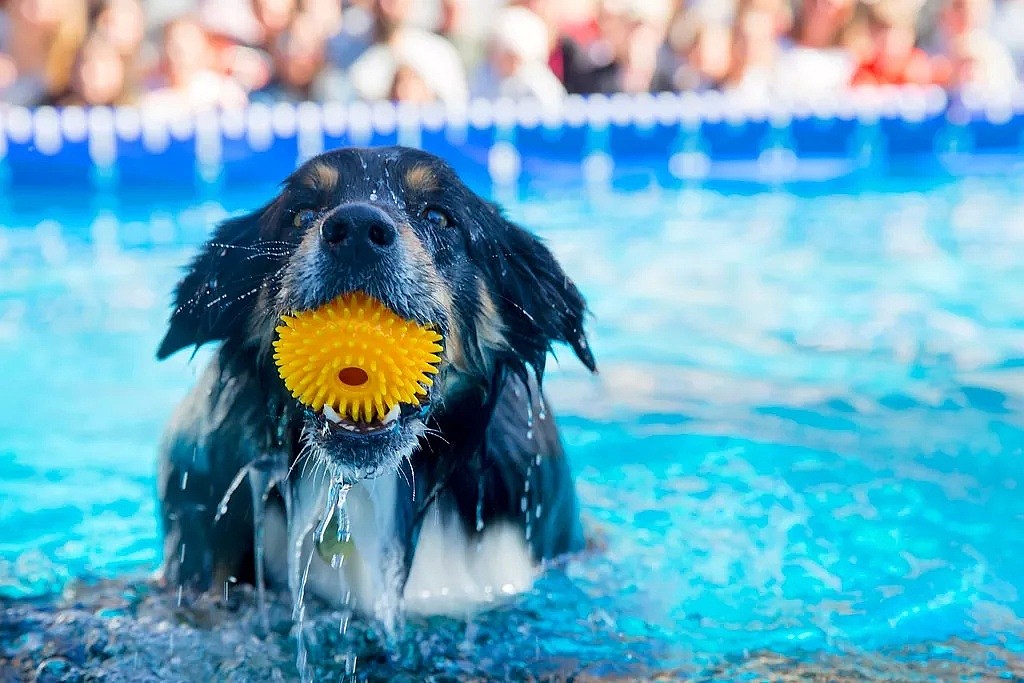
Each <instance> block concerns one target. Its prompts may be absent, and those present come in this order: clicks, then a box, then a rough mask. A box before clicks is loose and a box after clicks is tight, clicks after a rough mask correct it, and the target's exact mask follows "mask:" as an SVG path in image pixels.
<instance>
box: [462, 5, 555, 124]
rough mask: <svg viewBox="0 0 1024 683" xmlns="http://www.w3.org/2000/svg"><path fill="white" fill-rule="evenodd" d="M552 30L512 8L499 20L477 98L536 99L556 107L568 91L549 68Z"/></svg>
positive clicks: (480, 72)
mask: <svg viewBox="0 0 1024 683" xmlns="http://www.w3.org/2000/svg"><path fill="white" fill-rule="evenodd" d="M547 57H548V29H547V27H546V26H545V24H544V21H543V20H542V19H541V18H540V17H538V16H537V15H536V14H534V13H533V12H531V11H530V10H528V9H526V8H525V7H508V8H505V9H503V10H501V11H500V12H498V14H497V15H496V16H495V21H494V28H493V30H492V31H491V37H490V41H489V45H488V59H487V63H486V64H484V65H483V66H481V67H480V69H479V70H478V72H477V74H476V78H475V80H474V87H473V95H474V96H476V97H486V98H495V97H511V98H513V99H533V100H536V101H538V102H540V103H541V104H542V105H544V106H555V105H557V104H558V103H559V102H561V100H562V98H563V97H565V94H566V90H565V87H564V86H563V85H562V83H561V82H560V81H559V80H558V78H557V77H556V76H555V74H554V73H552V72H551V69H550V68H549V67H548V64H547Z"/></svg>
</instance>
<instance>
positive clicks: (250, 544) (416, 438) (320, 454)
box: [158, 148, 594, 614]
mask: <svg viewBox="0 0 1024 683" xmlns="http://www.w3.org/2000/svg"><path fill="white" fill-rule="evenodd" d="M355 291H362V292H365V293H367V294H369V295H371V296H373V297H375V298H377V299H379V300H380V301H382V302H384V303H385V304H386V305H387V306H389V307H390V308H391V309H392V310H394V311H395V312H396V313H397V314H398V315H400V316H402V317H403V318H407V319H411V320H415V321H417V322H420V323H431V324H433V325H435V326H436V328H437V329H438V330H439V331H440V332H441V334H442V336H443V338H444V348H445V351H444V357H443V360H442V364H441V369H440V373H439V375H438V378H437V381H435V383H434V384H433V386H432V387H431V389H430V392H429V395H428V397H427V401H426V402H425V403H424V404H423V405H421V406H416V407H412V406H404V405H403V406H402V407H401V411H400V412H398V413H392V414H390V415H389V416H388V417H387V418H386V419H384V420H380V421H377V422H375V423H371V424H369V425H365V424H364V425H359V426H358V428H356V425H354V424H351V423H348V421H347V420H346V419H344V418H338V416H336V415H330V417H327V416H325V415H324V414H323V413H320V412H313V411H311V410H306V409H304V408H303V407H302V406H301V405H299V404H298V403H297V402H296V401H295V400H293V399H292V398H291V396H290V395H289V394H288V392H287V391H286V389H285V387H284V384H283V382H282V381H281V379H280V378H279V376H278V373H277V369H276V367H275V365H274V361H273V359H272V342H273V341H274V336H275V331H274V330H275V326H276V325H277V324H278V323H279V320H280V317H281V315H282V314H286V313H293V312H296V311H302V310H307V309H313V308H317V307H319V306H322V305H324V304H326V303H328V302H330V301H331V300H333V299H334V298H336V297H338V296H339V295H342V294H346V293H349V292H355ZM176 303H177V305H176V309H175V310H174V313H173V314H172V316H171V320H170V326H169V329H168V331H167V335H166V337H165V338H164V340H163V342H162V344H161V345H160V349H159V352H158V355H159V357H160V358H164V357H166V356H168V355H170V354H172V353H174V352H176V351H178V350H180V349H183V348H186V347H199V346H201V345H203V344H207V343H217V344H219V348H218V350H217V352H216V355H215V357H214V359H213V361H212V362H211V364H210V366H209V367H208V368H207V370H206V372H205V374H204V375H203V376H202V378H201V379H200V381H199V382H198V385H197V386H196V387H195V388H194V390H193V391H192V392H191V394H190V395H189V396H188V397H187V398H186V399H185V401H184V402H183V403H182V405H181V406H180V407H179V409H178V411H177V413H176V415H175V417H174V418H173V421H172V423H171V425H170V428H169V430H168V433H167V436H166V440H165V445H164V449H163V453H162V457H161V473H160V502H161V510H162V518H163V523H164V533H165V545H164V556H165V563H164V576H165V579H166V580H167V581H168V582H169V583H170V584H171V585H191V586H194V587H197V588H204V587H211V586H212V587H218V586H219V585H220V583H221V582H223V581H225V580H227V579H228V578H229V577H235V578H236V579H237V580H243V581H245V580H255V579H257V578H259V577H257V573H256V567H257V565H259V566H261V567H262V566H263V563H261V562H258V561H257V554H258V553H257V549H259V551H260V552H259V554H262V555H263V556H264V558H265V566H266V569H267V572H268V576H269V578H270V579H271V580H276V581H278V582H281V583H282V584H283V583H284V582H290V583H291V588H292V590H293V591H295V590H297V589H298V585H297V581H298V578H297V577H298V576H299V575H300V574H301V573H302V570H305V568H306V567H307V566H308V570H306V571H308V590H309V591H312V592H314V593H316V594H318V595H319V596H321V597H323V598H326V599H328V600H333V601H339V602H340V601H342V600H344V599H346V597H350V598H351V599H352V600H353V602H354V603H355V607H356V608H357V609H359V610H360V611H362V612H364V613H369V614H374V613H377V614H380V613H381V611H382V610H387V609H391V608H393V607H394V605H396V604H397V605H403V606H404V607H405V609H407V610H410V611H413V612H427V613H456V612H461V611H464V610H468V609H472V608H473V607H474V606H476V605H478V604H479V603H481V602H485V601H489V600H493V599H495V598H497V597H499V596H501V595H502V594H508V593H514V592H516V591H519V590H521V589H523V588H525V587H527V586H529V585H530V584H531V582H532V580H533V578H534V575H535V572H536V571H537V568H538V566H539V564H540V563H541V562H542V561H543V560H546V559H549V558H552V557H555V556H557V555H559V554H562V553H566V552H569V551H573V550H577V549H579V548H581V547H582V544H583V535H582V531H581V527H580V522H579V518H578V511H577V503H576V495H575V491H574V486H573V482H572V479H571V475H570V470H569V467H568V464H567V462H566V460H565V457H564V455H563V452H562V447H561V444H560V441H559V435H558V432H557V430H556V427H555V425H554V422H553V421H552V420H551V419H550V418H548V417H547V416H546V406H545V403H544V398H543V396H542V394H541V391H540V378H541V377H542V376H543V372H544V365H545V359H546V357H547V355H548V353H549V351H550V349H551V346H552V344H553V343H554V342H564V343H567V344H569V345H570V346H571V347H572V349H573V350H574V351H575V353H576V355H577V356H578V357H579V359H580V360H581V361H582V362H583V363H584V365H586V366H587V367H588V368H590V369H591V370H593V369H594V359H593V356H592V355H591V352H590V350H589V347H588V345H587V340H586V336H585V334H584V331H583V318H584V315H585V308H586V307H585V303H584V300H583V298H582V296H581V295H580V293H579V291H578V290H577V289H576V287H575V285H574V284H573V282H572V280H570V279H569V277H567V276H566V274H565V273H564V272H563V271H562V269H561V267H560V266H559V265H558V263H557V262H556V261H555V259H554V257H553V256H552V254H551V253H550V252H549V251H548V249H547V248H546V247H545V246H543V245H542V244H541V243H540V242H539V241H538V240H537V239H536V238H535V237H533V236H532V235H531V234H530V233H528V232H527V231H525V230H523V229H522V228H520V227H518V226H516V225H514V224H513V223H511V222H509V221H508V220H506V219H505V218H504V217H503V216H502V214H501V211H500V210H499V209H498V208H497V207H496V206H494V205H493V204H491V203H489V202H487V201H484V200H482V199H481V198H479V197H478V196H477V195H475V194H474V193H473V192H471V191H470V190H469V189H467V188H466V186H465V185H464V184H463V183H462V182H461V181H460V180H459V178H458V177H457V176H456V175H455V173H454V172H453V171H452V170H451V169H450V168H449V167H448V166H447V165H446V164H445V163H444V162H443V161H441V160H440V159H438V158H436V157H434V156H432V155H430V154H426V153H424V152H420V151H416V150H412V149H405V148H388V149H372V150H370V149H344V150H338V151H333V152H329V153H326V154H323V155H321V156H318V157H316V158H314V159H312V160H310V161H309V162H308V163H306V164H305V165H303V166H302V167H301V168H300V169H299V170H298V171H296V172H295V173H293V174H292V175H291V176H290V177H289V178H288V179H287V180H286V181H285V182H284V186H283V189H282V191H281V193H280V194H279V195H278V196H277V197H276V198H275V199H274V200H273V201H271V202H270V203H269V204H267V205H266V206H264V207H263V208H261V209H259V210H257V211H255V212H254V213H251V214H249V215H245V216H242V217H239V218H233V219H231V220H228V221H226V222H224V223H223V224H222V225H220V226H219V227H218V228H217V230H216V232H215V234H214V236H213V237H212V238H211V240H210V241H209V242H208V243H207V244H206V245H205V246H204V247H203V249H202V251H201V252H200V254H199V255H198V256H197V257H196V259H195V260H194V262H193V263H192V264H191V267H190V269H189V271H188V273H187V274H186V276H185V277H184V279H182V281H181V282H180V284H179V285H178V289H177V302H176ZM246 472H248V473H250V474H251V475H252V476H249V477H248V479H246V477H244V476H240V473H246ZM274 477H277V486H273V485H271V484H272V483H273V478H274ZM331 481H345V482H349V483H354V485H353V486H352V488H351V490H350V491H349V493H348V497H347V503H346V509H347V512H348V520H349V525H350V527H349V528H350V530H351V542H350V543H349V544H347V545H346V546H345V550H344V558H343V561H342V562H340V563H339V562H338V559H339V558H338V557H337V556H333V557H332V558H331V559H332V560H333V562H332V561H329V560H328V559H326V557H325V556H322V555H323V553H322V552H320V553H317V552H314V549H315V546H316V543H314V538H313V536H314V534H313V530H314V529H315V528H316V527H317V526H320V528H321V529H322V528H323V525H322V524H320V522H321V521H323V519H324V516H325V515H330V514H331V513H330V512H329V510H330V507H329V506H328V505H327V504H326V502H325V501H326V499H327V494H328V490H329V486H330V482H331ZM233 484H236V485H237V484H240V486H239V489H238V490H237V491H235V490H234V489H233ZM229 489H231V491H229ZM253 492H255V494H256V495H255V496H253V495H251V494H252V493H253ZM265 492H266V493H267V495H264V493H265ZM268 496H269V499H268ZM264 502H266V503H267V506H266V508H265V509H266V515H264V514H263V510H262V508H263V503H264ZM264 519H265V521H262V522H261V520H264ZM254 537H255V538H257V539H259V540H258V541H256V542H254ZM317 549H319V548H317ZM332 564H333V565H335V567H334V568H332ZM338 564H340V565H341V566H340V567H337V565H338ZM300 567H301V568H302V570H300V569H299V568H300ZM260 575H262V572H261V573H260ZM302 585H303V587H305V586H307V583H306V581H302Z"/></svg>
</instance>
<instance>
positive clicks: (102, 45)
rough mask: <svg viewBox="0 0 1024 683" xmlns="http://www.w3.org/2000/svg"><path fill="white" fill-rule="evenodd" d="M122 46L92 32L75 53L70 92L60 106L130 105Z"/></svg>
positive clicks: (130, 99)
mask: <svg viewBox="0 0 1024 683" xmlns="http://www.w3.org/2000/svg"><path fill="white" fill-rule="evenodd" d="M121 47H122V46H119V45H117V44H115V43H113V42H111V41H110V40H109V39H108V38H107V37H106V36H105V35H103V34H100V33H94V34H93V35H92V36H90V37H89V39H88V40H86V42H85V45H83V46H82V49H81V50H80V51H79V52H78V57H77V59H76V60H75V65H74V68H73V69H72V72H71V85H70V91H69V92H68V94H67V96H65V97H64V98H63V99H62V100H61V102H60V104H62V105H81V106H98V105H103V106H115V105H123V104H130V103H131V101H132V98H131V96H130V94H129V92H128V79H127V71H126V64H125V60H124V56H123V55H122V53H121Z"/></svg>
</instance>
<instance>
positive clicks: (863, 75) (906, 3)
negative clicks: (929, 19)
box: [851, 0, 948, 86]
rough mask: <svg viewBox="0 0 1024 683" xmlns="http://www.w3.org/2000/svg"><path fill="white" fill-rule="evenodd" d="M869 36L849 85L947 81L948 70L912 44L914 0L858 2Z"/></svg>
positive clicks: (915, 11) (913, 39) (914, 27)
mask: <svg viewBox="0 0 1024 683" xmlns="http://www.w3.org/2000/svg"><path fill="white" fill-rule="evenodd" d="M859 11H860V12H862V15H863V21H864V26H865V27H866V30H867V36H868V38H869V39H870V46H869V49H868V51H867V54H866V55H865V57H864V58H862V60H861V62H860V64H859V65H858V66H857V68H856V69H855V70H854V73H853V77H852V78H851V84H852V85H855V86H857V85H907V84H917V85H927V84H935V83H943V82H944V81H946V80H948V69H946V68H944V66H943V64H942V63H941V62H939V61H938V60H933V59H932V58H931V57H929V56H928V54H927V53H926V52H925V51H924V50H922V49H920V48H918V47H916V42H917V32H916V27H917V15H918V12H919V11H920V3H919V2H916V1H915V0H876V1H875V2H873V3H871V4H869V5H868V4H862V5H860V7H859Z"/></svg>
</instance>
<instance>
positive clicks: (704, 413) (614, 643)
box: [0, 176, 1024, 667]
mask: <svg viewBox="0 0 1024 683" xmlns="http://www.w3.org/2000/svg"><path fill="white" fill-rule="evenodd" d="M271 191H272V188H264V187H260V188H251V189H249V190H246V191H232V192H223V193H216V194H211V196H209V197H198V198H196V197H184V196H183V197H174V196H167V195H160V196H156V197H154V196H152V195H149V196H145V197H141V196H133V195H130V194H123V195H118V196H104V195H83V196H67V195H64V194H60V193H54V192H52V191H51V192H49V193H45V194H33V193H32V192H29V191H25V192H19V193H11V194H9V195H8V196H6V197H4V198H2V199H0V226H2V228H0V358H3V365H2V367H3V377H2V382H3V391H2V392H0V595H3V596H8V597H10V596H25V595H40V594H44V593H47V592H50V591H54V590H57V589H58V588H59V587H60V586H61V585H62V584H63V582H65V581H66V580H67V579H68V578H69V577H75V576H81V575H100V576H104V575H117V574H123V573H125V572H148V571H150V570H152V569H154V568H155V567H156V566H157V564H158V562H159V553H160V550H159V542H158V536H159V532H158V528H157V523H156V515H155V486H154V469H155V452H156V444H157V440H158V438H159V434H160V431H161V428H162V425H163V423H164V422H165V420H166V419H167V418H168V415H169V413H170V411H171V409H172V406H173V405H174V403H175V402H176V401H177V400H178V399H179V398H180V397H181V396H183V395H184V393H185V391H186V389H187V387H188V386H189V385H190V383H191V382H193V381H194V379H195V377H196V374H197V372H198V371H199V370H200V369H201V367H202V363H203V360H204V358H205V355H204V354H202V353H201V354H200V355H199V356H198V357H197V358H196V360H194V361H192V362H189V358H188V357H187V354H182V355H179V356H176V357H174V358H172V359H170V360H169V361H167V362H164V363H157V362H156V361H155V360H154V358H153V355H154V349H155V348H156V344H157V342H158V340H159V339H160V337H161V334H162V330H163V323H164V320H165V318H166V314H167V304H168V301H169V293H170V290H171V288H172V286H173V284H174V282H175V281H176V278H177V276H178V273H179V271H180V267H181V266H182V264H183V263H184V262H185V261H186V260H187V259H188V257H189V255H190V254H191V253H192V251H193V250H194V248H195V247H196V245H198V244H199V243H200V242H201V241H202V240H203V238H204V237H205V235H206V234H207V230H208V228H209V226H210V225H211V223H212V222H214V221H216V220H217V219H219V218H221V217H223V216H225V215H228V214H230V213H233V212H236V211H240V210H242V209H246V208H251V207H253V206H255V205H257V204H260V203H262V202H263V201H264V200H265V199H266V198H267V197H268V196H269V193H270V192H271ZM508 208H509V212H510V214H511V215H512V216H513V217H515V218H516V219H518V220H519V221H521V222H522V223H523V224H525V225H528V226H530V227H532V228H534V229H536V230H537V231H538V232H539V233H540V234H542V235H543V236H544V237H545V238H546V239H547V240H548V241H549V243H550V244H551V246H552V247H553V249H554V250H555V252H556V253H557V254H558V255H559V257H560V258H561V259H562V261H563V263H564V265H565V267H566V270H567V271H568V272H569V273H571V274H572V275H573V276H574V277H575V278H576V280H577V282H578V284H579V285H580V288H581V289H582V290H583V291H584V292H585V293H586V295H587V296H588V297H589V300H590V303H591V306H592V309H593V313H594V317H593V320H592V336H591V339H592V342H593V347H594V349H595V352H596V354H597V357H598V361H599V365H600V369H601V374H600V375H599V376H597V377H596V378H593V377H590V376H589V375H587V374H585V373H584V372H583V370H582V368H580V367H578V366H577V364H576V363H575V362H573V361H572V360H571V354H569V353H563V354H562V360H563V364H562V365H554V364H553V366H552V371H551V374H550V375H549V382H548V389H549V392H550V395H551V397H552V400H553V403H554V406H555V408H556V415H557V418H558V420H559V422H560V424H561V426H562V429H563V433H564V438H565V441H566V443H567V446H568V451H569V454H570V457H571V459H572V462H573V465H574V468H575V471H576V473H577V481H578V487H579V492H580V496H581V498H582V501H583V508H584V514H585V517H586V523H587V526H588V528H589V529H590V531H591V534H592V535H593V536H594V537H595V538H596V539H597V540H598V541H599V545H600V546H602V549H601V550H600V551H598V552H594V553H590V554H588V555H586V556H584V557H580V558H576V559H574V560H572V561H570V562H568V563H567V564H566V565H565V566H564V567H560V568H557V569H556V570H554V571H552V572H551V573H550V574H549V575H548V576H547V577H546V578H545V579H544V580H543V581H542V582H541V583H540V584H539V585H538V586H537V588H536V590H535V591H534V592H533V594H531V595H529V596H526V597H524V598H522V599H521V600H520V601H518V602H517V603H516V604H514V605H512V606H510V607H508V608H505V609H504V610H501V611H499V613H498V614H497V616H491V617H489V619H490V620H491V621H493V620H495V619H497V620H499V622H498V624H499V625H498V626H497V628H498V629H499V630H500V631H501V632H508V631H510V630H511V631H513V632H517V633H519V634H521V635H522V634H529V642H530V645H529V648H528V649H529V651H530V652H533V651H534V649H535V648H536V650H537V653H538V655H539V654H540V651H541V650H542V649H543V651H544V652H545V654H546V655H547V656H550V657H556V658H564V659H572V660H580V661H589V662H594V661H621V660H622V659H623V658H636V659H640V660H646V661H649V662H650V663H652V665H653V664H657V665H658V666H664V667H673V666H681V667H683V666H690V665H693V664H694V663H697V664H702V663H705V664H706V663H709V662H714V661H715V660H716V659H718V658H722V657H729V656H732V655H736V654H738V653H743V652H747V651H749V650H752V649H761V648H767V649H772V650H775V651H799V650H823V649H824V650H835V651H844V650H849V649H857V650H871V649H873V648H882V647H887V646H893V645H901V644H912V643H918V642H921V641H932V640H935V641H941V640H945V639H948V638H951V637H962V638H964V639H967V640H971V641H979V642H985V643H988V642H993V643H1001V644H1003V645H1006V646H1008V647H1010V648H1011V649H1015V650H1016V649H1020V647H1021V645H1022V644H1024V640H1022V639H1021V635H1022V629H1021V626H1020V624H1021V617H1022V616H1024V497H1022V491H1021V490H1019V489H1018V487H1019V486H1024V461H1022V448H1024V294H1022V292H1024V176H990V177H977V178H965V179H960V180H949V179H943V180H940V179H932V180H920V179H918V180H909V179H899V178H888V179H885V180H883V181H877V182H875V183H872V184H857V183H852V182H847V183H845V184H839V183H837V184H833V185H819V186H816V187H815V189H814V191H813V192H805V191H802V190H790V191H785V190H757V191H754V190H749V189H743V188H736V187H732V188H727V187H702V186H692V187H683V188H674V189H671V190H665V189H659V188H650V187H648V188H634V189H632V190H631V191H629V192H628V193H626V192H607V191H605V190H596V189H595V190H593V191H590V192H587V193H583V194H582V195H580V194H575V195H559V194H554V195H551V196H548V197H531V198H527V199H525V200H514V201H511V202H510V203H509V205H508ZM496 647H497V646H496ZM493 656H494V657H498V656H499V655H498V654H494V655H493ZM509 656H514V657H522V656H523V655H522V653H512V654H510V655H509Z"/></svg>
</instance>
